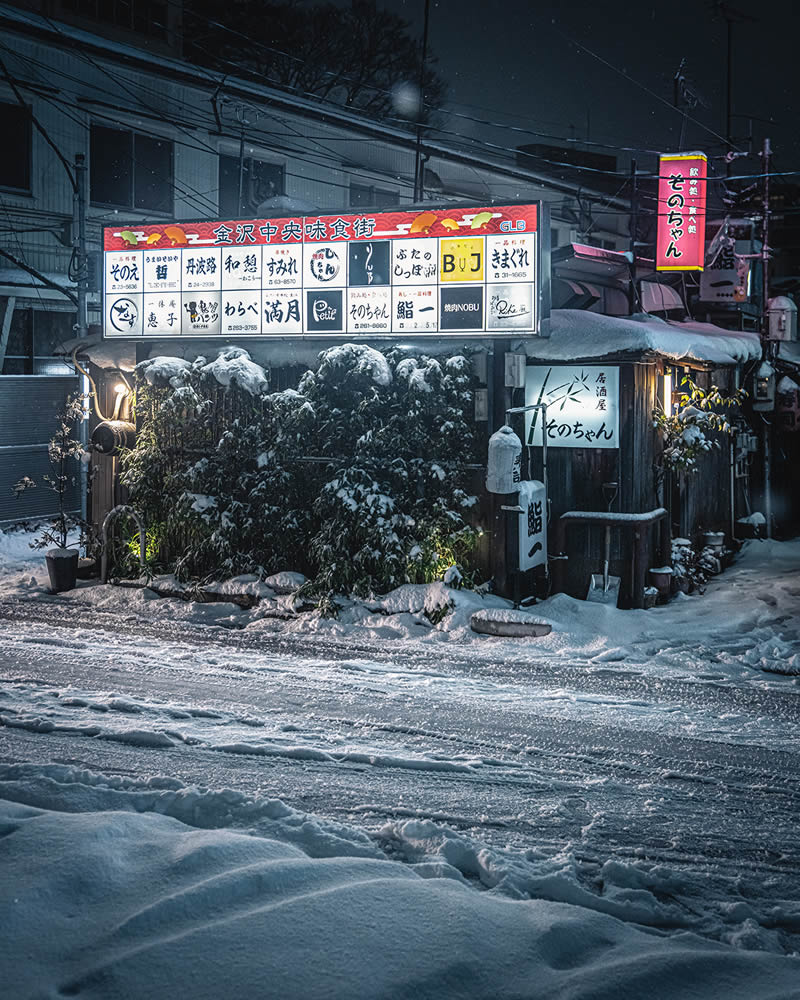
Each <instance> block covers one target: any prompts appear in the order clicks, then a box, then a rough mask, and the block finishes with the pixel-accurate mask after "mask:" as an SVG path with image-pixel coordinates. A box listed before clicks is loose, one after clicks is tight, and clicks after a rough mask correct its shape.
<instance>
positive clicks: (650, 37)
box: [385, 0, 800, 182]
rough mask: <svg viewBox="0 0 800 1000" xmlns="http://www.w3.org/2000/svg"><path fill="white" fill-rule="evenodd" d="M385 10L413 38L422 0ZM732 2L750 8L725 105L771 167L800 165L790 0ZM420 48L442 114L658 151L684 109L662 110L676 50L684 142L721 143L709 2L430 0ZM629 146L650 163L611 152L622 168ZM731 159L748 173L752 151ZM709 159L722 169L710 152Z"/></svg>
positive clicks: (456, 122) (722, 71)
mask: <svg viewBox="0 0 800 1000" xmlns="http://www.w3.org/2000/svg"><path fill="white" fill-rule="evenodd" d="M385 6H386V7H387V8H388V9H390V10H393V11H395V12H396V13H398V14H400V15H401V16H403V17H404V18H406V20H408V21H410V22H411V23H412V24H413V25H414V27H415V29H416V30H417V31H418V32H419V33H420V34H421V31H422V23H423V11H424V0H386V3H385ZM731 6H733V7H734V9H735V10H736V11H737V12H740V13H741V14H745V15H746V16H748V17H752V18H753V20H747V21H742V22H741V23H737V24H735V25H734V28H733V32H734V59H733V68H734V98H733V111H734V113H735V114H738V115H745V116H753V118H754V119H756V120H754V121H753V136H754V147H755V149H756V150H760V149H761V145H762V141H763V138H764V136H765V135H767V136H769V137H770V138H771V140H772V147H773V153H774V157H773V162H772V169H773V170H778V171H779V170H792V169H800V129H798V127H797V126H798V116H797V106H798V103H800V101H799V100H798V99H799V98H800V72H799V71H798V69H797V47H798V44H799V42H798V39H800V13H798V8H797V7H795V8H794V9H792V5H791V4H790V3H789V2H787V0H760V2H759V3H758V4H752V3H751V4H748V3H747V2H746V0H737V2H736V4H735V5H734V4H732V5H731ZM581 46H583V48H581ZM429 50H430V52H431V53H432V54H433V55H435V56H436V57H437V58H438V64H437V65H438V70H439V72H440V74H441V75H442V76H443V77H444V78H445V80H446V81H447V83H448V85H449V88H450V91H449V93H450V102H451V103H450V104H449V105H448V107H449V108H450V109H451V110H452V111H455V112H459V113H460V114H463V115H468V116H472V117H474V118H491V119H492V120H493V121H494V122H498V123H503V124H506V125H516V126H519V127H521V128H528V129H532V130H536V131H539V132H542V133H546V134H547V135H551V136H556V137H561V138H567V137H574V138H577V139H585V138H587V134H588V138H590V139H591V140H593V141H594V142H602V143H609V144H611V145H612V146H632V147H637V148H639V149H641V150H663V151H676V150H677V149H678V144H679V138H680V129H681V117H682V116H681V115H680V114H678V113H677V112H676V111H675V110H674V108H673V107H672V96H673V77H674V75H675V72H676V70H677V69H678V66H679V65H680V62H681V59H682V58H685V60H686V65H685V73H686V74H687V75H688V77H689V78H691V80H692V81H693V83H694V85H695V87H696V89H697V90H698V91H699V93H700V94H701V95H702V96H703V98H704V99H705V100H706V101H707V103H708V104H709V107H708V108H704V107H701V106H698V107H696V108H695V109H694V110H692V111H690V112H689V114H690V115H691V119H694V120H687V122H686V128H685V133H684V141H683V143H682V148H683V149H684V150H686V149H700V150H703V151H705V152H707V153H708V154H709V156H713V155H715V154H719V153H721V152H722V151H724V143H723V140H724V136H725V131H726V120H725V115H726V53H727V46H726V27H725V22H724V20H722V18H721V17H720V16H719V15H716V14H715V10H714V5H713V4H712V3H711V2H710V0H694V2H692V0H671V2H662V3H657V4H656V3H641V4H633V3H630V2H623V3H621V4H620V3H616V4H615V3H610V2H606V3H602V2H597V0H595V2H593V3H588V2H585V0H582V2H574V0H566V2H564V3H561V4H552V3H538V4H537V3H529V2H523V0H508V2H506V3H503V2H502V0H498V2H491V3H490V2H486V0H458V2H454V0H431V5H430V32H429ZM592 53H593V54H592ZM733 125H734V135H735V136H736V137H737V140H738V141H737V146H739V147H740V148H741V149H743V150H747V148H748V143H747V141H746V137H747V135H748V133H749V128H750V126H749V122H748V120H747V118H735V119H734V123H733ZM443 126H444V127H445V128H448V129H450V130H452V131H453V132H458V133H460V134H461V135H464V136H480V137H481V138H482V139H484V140H488V141H490V142H493V143H496V144H497V145H500V146H509V147H514V146H517V145H522V144H524V143H531V142H544V143H547V142H549V141H551V140H549V139H548V138H545V137H538V136H536V135H525V134H521V133H515V132H513V131H510V130H508V129H504V128H498V127H493V128H487V127H485V126H481V125H479V124H477V123H476V122H474V121H470V120H469V119H468V118H459V117H455V116H451V117H449V118H448V119H447V120H446V121H445V122H444V123H443ZM604 151H605V150H602V149H598V152H604ZM608 152H611V153H613V152H614V149H611V150H608ZM630 155H636V156H637V161H638V164H637V165H638V167H639V169H640V170H641V169H648V168H650V167H653V166H654V165H655V160H654V158H653V156H652V155H649V154H648V153H647V152H641V153H637V154H621V155H620V166H622V167H623V168H625V167H627V165H628V163H629V160H628V159H627V156H630ZM734 168H735V169H734V171H733V172H734V173H736V172H738V173H753V172H757V171H758V170H759V160H758V159H756V158H755V157H750V158H745V159H742V160H740V161H738V162H737V163H736V164H734ZM712 169H713V170H715V171H716V170H719V172H720V173H721V172H723V170H724V166H723V165H722V164H721V163H720V161H719V160H717V161H716V163H714V164H712ZM797 181H798V182H800V176H798V178H797Z"/></svg>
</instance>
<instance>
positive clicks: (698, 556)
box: [672, 538, 722, 594]
mask: <svg viewBox="0 0 800 1000" xmlns="http://www.w3.org/2000/svg"><path fill="white" fill-rule="evenodd" d="M721 570H722V565H721V563H720V560H719V552H718V551H717V550H716V549H714V548H712V547H711V546H710V545H707V546H706V547H705V548H703V549H701V550H700V551H699V552H697V551H696V550H695V548H694V547H693V546H692V543H691V542H690V540H689V539H688V538H673V539H672V578H673V580H674V581H675V583H676V585H677V586H678V587H679V588H680V589H681V590H686V591H693V590H696V591H698V592H699V593H701V594H702V593H703V592H704V590H705V587H706V584H707V583H708V579H709V577H711V576H714V575H716V574H717V573H719V572H721Z"/></svg>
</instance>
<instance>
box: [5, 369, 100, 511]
mask: <svg viewBox="0 0 800 1000" xmlns="http://www.w3.org/2000/svg"><path fill="white" fill-rule="evenodd" d="M77 389H78V380H77V379H76V378H75V377H74V376H63V375H52V376H30V375H27V376H26V375H18V376H17V375H5V376H2V377H0V521H8V520H21V519H24V518H29V517H46V516H49V515H52V514H54V513H56V512H57V510H58V498H57V497H56V495H55V493H53V492H52V491H51V490H49V489H47V487H46V486H45V485H44V484H43V477H44V476H45V475H48V474H52V469H51V467H50V462H49V461H48V457H47V443H48V442H49V440H50V438H51V437H52V436H53V433H54V431H55V430H56V417H57V415H58V411H59V410H60V408H61V407H62V405H63V403H64V400H65V399H66V397H67V395H68V394H69V393H70V392H74V391H76V390H77ZM74 465H75V468H74V470H73V469H70V473H71V474H72V473H73V472H74V474H75V479H76V482H75V483H74V484H70V485H69V487H68V489H67V495H66V509H67V510H70V511H76V510H79V509H80V504H81V498H80V483H79V479H80V473H81V471H82V469H83V466H81V465H79V464H78V463H77V462H76V463H74ZM23 476H29V477H30V478H31V479H33V480H34V482H35V483H36V484H37V485H36V487H32V488H31V489H29V490H26V491H25V492H24V493H22V494H21V495H20V496H19V497H17V496H16V495H15V494H14V489H13V488H14V484H15V483H17V482H19V480H20V479H22V477H23Z"/></svg>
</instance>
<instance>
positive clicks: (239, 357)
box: [136, 347, 269, 396]
mask: <svg viewBox="0 0 800 1000" xmlns="http://www.w3.org/2000/svg"><path fill="white" fill-rule="evenodd" d="M136 367H137V370H138V371H139V372H140V373H141V374H142V375H144V377H145V378H146V379H147V381H148V383H149V384H150V385H162V386H164V385H169V386H171V387H172V388H173V389H178V388H180V387H181V386H182V385H183V384H184V380H185V376H186V374H187V372H189V371H191V370H192V368H195V367H196V368H199V370H200V371H202V372H205V373H206V374H207V375H210V376H211V377H212V378H214V379H216V381H217V382H218V383H219V384H220V385H224V386H229V385H236V386H238V387H239V388H240V389H244V391H245V392H249V393H250V395H251V396H259V395H261V394H262V393H264V392H266V391H267V390H268V389H269V379H268V378H267V376H266V373H265V372H264V369H263V368H262V367H261V366H260V365H257V364H256V363H255V362H254V361H252V360H251V359H250V355H249V354H248V353H247V351H245V350H243V349H242V348H241V347H226V348H222V349H221V350H220V351H219V353H218V355H217V357H216V358H215V360H214V361H209V362H205V358H197V359H196V361H195V362H194V364H190V363H189V362H188V361H186V360H185V359H183V358H173V357H168V356H161V357H156V358H149V359H147V360H146V361H142V362H140V363H139V364H138V365H137V366H136Z"/></svg>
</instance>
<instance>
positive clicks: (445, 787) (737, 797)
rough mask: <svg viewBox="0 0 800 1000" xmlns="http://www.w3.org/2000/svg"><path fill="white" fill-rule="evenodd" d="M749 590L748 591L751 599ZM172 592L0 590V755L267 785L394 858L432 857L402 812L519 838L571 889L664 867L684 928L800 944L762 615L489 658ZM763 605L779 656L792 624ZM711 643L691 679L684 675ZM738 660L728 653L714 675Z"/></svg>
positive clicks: (789, 708)
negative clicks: (760, 663)
mask: <svg viewBox="0 0 800 1000" xmlns="http://www.w3.org/2000/svg"><path fill="white" fill-rule="evenodd" d="M784 570H785V567H784ZM784 576H785V573H784ZM784 576H782V577H781V579H782V580H783V579H784ZM764 587H765V584H764V581H763V579H759V580H757V581H754V583H753V589H754V590H756V589H757V590H758V592H759V593H760V594H761V600H762V601H763V600H764V594H765V590H764ZM735 596H736V600H737V602H739V604H740V605H741V603H742V601H743V600H744V599H746V598H747V594H746V593H742V591H741V589H740V590H739V592H737V593H736V595H735ZM767 596H769V595H767ZM790 596H792V597H794V595H790ZM751 597H752V599H753V600H756V598H755V597H754V596H753V595H751ZM709 599H710V597H709V595H707V596H706V597H705V598H700V599H698V604H697V605H696V607H697V608H698V609H699V610H700V611H702V610H703V605H702V603H701V602H702V601H707V600H709ZM795 599H796V598H795ZM167 603H168V602H164V601H151V602H150V603H149V604H146V605H143V604H142V602H141V601H139V602H138V604H137V602H136V601H134V600H131V602H130V607H129V611H128V613H126V614H124V615H122V616H121V615H120V613H119V608H115V610H114V612H113V613H112V612H108V611H104V610H102V608H97V607H94V608H91V609H88V608H87V607H84V606H81V604H80V603H79V602H78V603H76V602H75V601H74V600H73V601H70V599H69V598H47V597H42V596H39V597H37V598H31V599H23V598H20V597H19V596H18V595H15V594H7V596H6V598H5V599H4V600H3V602H2V604H0V649H1V650H2V653H0V723H1V725H0V765H12V764H16V763H19V762H34V763H38V764H45V763H57V764H65V765H73V766H76V767H78V768H86V769H89V770H91V771H94V772H102V773H104V774H109V775H117V776H123V777H125V776H129V777H130V778H132V779H136V780H141V779H146V778H148V777H150V776H169V777H171V778H174V779H178V780H179V781H180V782H183V783H184V784H185V785H198V786H205V787H208V788H210V789H212V790H214V789H216V790H221V789H234V790H236V791H238V792H241V793H244V794H245V795H247V796H252V797H254V798H259V799H262V798H279V799H282V800H283V801H284V802H285V803H287V804H288V805H290V806H292V807H294V808H295V809H299V810H301V811H304V812H310V813H315V814H317V815H318V816H320V817H323V818H326V819H332V820H337V821H339V822H342V823H346V824H351V825H354V826H357V827H360V828H363V829H365V830H367V831H368V832H370V833H371V835H373V836H375V837H376V839H377V840H378V841H379V842H380V843H381V845H382V847H383V849H384V850H385V851H386V853H388V854H389V855H390V856H394V857H397V858H399V859H400V860H414V861H419V860H420V857H419V854H420V852H421V853H422V854H424V847H420V845H419V844H418V843H415V844H411V843H410V842H409V839H408V838H407V837H404V835H403V829H404V827H403V821H407V820H408V819H409V818H412V819H417V820H426V821H433V823H435V824H440V825H442V826H444V827H447V828H448V829H449V830H452V831H455V832H456V834H457V835H458V836H463V837H465V838H469V840H470V842H474V843H476V844H479V845H485V846H487V847H488V848H489V849H491V850H501V851H505V850H507V849H511V850H513V851H516V852H534V854H535V857H536V859H537V864H538V865H539V870H540V871H541V864H542V863H543V861H544V862H546V861H547V859H550V862H551V866H552V870H553V871H554V872H556V871H559V872H561V871H563V868H564V858H565V857H567V856H568V857H569V859H570V865H571V866H572V868H573V876H574V878H575V880H576V881H577V882H578V883H580V884H582V885H585V886H592V885H596V884H597V882H598V879H599V878H600V873H601V872H602V873H605V877H609V872H614V871H617V872H618V875H617V878H618V879H621V880H622V882H623V884H624V883H626V880H630V878H631V875H630V872H632V871H648V872H653V871H659V872H668V873H669V878H667V879H666V882H665V883H664V884H665V885H666V886H667V888H664V887H663V885H662V889H661V890H660V891H661V896H662V897H663V899H662V902H663V901H665V900H668V901H669V903H670V905H672V904H673V903H675V902H676V901H677V904H678V908H679V909H680V910H681V912H684V913H685V915H686V918H687V921H689V923H690V924H691V926H693V927H694V928H696V929H697V928H699V929H700V930H701V931H705V932H707V933H708V934H710V935H711V936H715V937H721V938H723V939H725V931H724V927H725V925H726V923H727V924H728V925H730V927H731V928H732V927H734V926H735V928H736V931H735V933H736V934H737V935H739V943H742V941H743V942H744V944H745V945H748V944H749V945H751V946H755V947H762V948H768V949H770V950H778V951H785V952H792V951H798V950H800V844H799V843H798V821H799V818H800V757H799V756H798V732H799V731H800V730H799V729H798V723H799V722H800V701H798V696H799V695H800V687H798V684H797V677H796V676H792V675H791V671H787V672H788V673H789V676H783V675H782V673H781V672H777V673H772V672H768V673H764V672H763V670H753V671H752V676H746V677H744V679H743V677H742V674H743V670H744V666H743V665H744V664H746V663H747V662H748V656H749V653H750V651H751V649H752V647H754V646H755V645H758V644H760V645H759V650H760V651H761V652H763V649H764V648H766V646H765V644H767V645H768V641H767V639H765V631H764V630H765V625H764V620H763V618H761V619H759V621H758V623H756V624H755V625H754V626H753V630H754V632H755V633H757V636H756V638H754V637H753V634H751V635H749V637H748V635H747V634H744V633H743V630H742V627H741V619H740V618H734V617H732V618H731V622H730V631H729V633H726V630H725V622H720V621H715V622H714V633H713V639H712V637H711V636H710V633H709V628H708V626H707V625H706V626H705V632H704V633H703V634H702V635H699V634H697V633H696V634H694V635H692V634H687V633H686V631H685V630H676V631H675V633H674V639H673V641H672V643H671V645H670V644H665V643H664V641H663V639H661V640H659V641H658V642H656V643H655V644H653V640H652V639H650V640H649V641H650V643H651V647H652V658H651V661H650V662H645V659H644V658H643V657H642V655H641V651H642V650H643V649H646V648H647V643H645V644H644V645H643V646H641V648H640V650H639V655H638V656H637V655H631V656H625V655H623V654H619V658H618V659H616V660H615V657H614V656H613V655H612V656H610V657H604V656H601V657H599V658H598V657H597V656H594V657H592V658H588V657H580V656H577V655H575V656H564V655H563V654H562V655H560V656H559V657H556V656H554V655H552V654H549V653H547V652H544V653H542V654H538V653H537V652H536V649H535V647H532V646H531V644H530V643H527V644H526V645H525V646H522V645H520V646H516V647H513V648H516V649H519V650H520V655H519V658H518V659H514V658H512V656H510V655H509V649H510V648H511V647H509V645H508V644H504V645H501V646H496V647H494V648H495V649H497V650H501V651H502V654H503V659H497V660H493V659H492V648H493V647H492V646H491V645H486V644H483V645H482V646H481V650H480V656H476V655H471V650H470V648H468V647H467V646H463V647H460V646H458V645H453V646H448V647H446V648H445V647H443V646H438V647H435V648H431V647H430V646H428V647H425V646H423V645H421V644H418V645H417V646H416V647H413V648H412V645H413V644H405V645H402V646H401V647H399V648H395V647H393V646H392V643H390V642H384V643H379V642H373V643H369V642H367V641H366V640H362V641H359V640H358V639H357V638H356V637H353V636H352V635H350V636H345V637H340V638H339V639H338V640H336V639H334V638H330V637H328V638H325V637H324V636H321V635H311V636H309V635H303V634H290V635H271V634H269V633H265V632H255V633H253V632H251V630H247V629H245V630H241V631H231V630H229V629H223V628H218V627H208V626H200V625H196V624H194V623H193V622H192V621H190V620H183V621H180V620H169V619H166V618H164V617H163V615H162V616H161V617H159V616H158V615H155V614H151V613H149V612H148V610H147V609H148V608H150V607H153V606H157V607H158V608H159V610H161V609H163V608H164V607H165V606H166V605H167ZM576 603H577V602H576ZM711 606H713V605H711ZM777 618H778V619H780V620H779V621H776V622H775V623H774V624H773V625H772V626H770V627H771V628H772V631H773V633H774V636H775V643H777V645H776V646H775V649H777V650H779V652H780V659H781V660H782V661H783V662H784V664H785V663H786V662H789V660H790V657H791V656H796V655H797V654H796V652H795V651H794V650H795V649H796V640H797V636H796V633H795V632H794V631H792V629H793V628H794V627H795V626H796V621H794V622H793V621H792V620H791V616H789V615H787V614H779V615H777ZM701 640H702V642H701ZM523 642H524V640H523ZM534 642H535V640H534ZM703 643H705V646H704V647H703V648H704V650H705V652H704V654H703V655H704V656H706V658H707V661H708V662H707V664H706V667H705V669H698V668H697V667H696V666H695V667H694V669H688V668H687V667H686V666H681V665H682V664H686V663H688V662H689V661H691V662H692V663H693V664H695V663H696V653H697V650H698V647H699V646H703ZM748 643H749V645H748ZM743 644H744V645H743ZM793 644H794V645H793ZM715 650H716V652H715ZM731 651H736V655H737V656H738V658H739V659H738V660H737V662H736V663H735V664H734V667H733V668H732V669H729V670H726V669H723V668H722V667H721V666H720V665H719V664H725V663H726V662H727V659H730V656H729V654H730V652H731ZM693 655H694V656H695V659H694V660H693V659H692V656H693ZM715 658H716V659H715ZM749 658H750V660H752V656H750V657H749ZM598 660H599V662H598ZM412 855H413V857H412ZM615 864H619V865H622V866H623V867H622V868H619V869H617V868H615V867H614V865H615ZM609 865H610V867H609ZM630 866H633V867H630ZM654 866H655V867H654ZM619 872H627V873H628V874H626V875H624V876H620V875H619ZM662 881H663V880H662ZM633 884H634V885H635V879H634V883H633ZM649 889H650V890H651V891H652V892H654V894H655V896H656V897H658V896H659V893H658V891H656V890H654V889H653V887H652V885H649ZM558 891H559V890H557V889H555V890H553V892H554V895H555V896H556V898H557V896H558ZM544 894H545V895H547V891H546V890H544ZM732 933H733V931H732V930H731V934H732ZM748 935H749V938H748Z"/></svg>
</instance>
